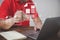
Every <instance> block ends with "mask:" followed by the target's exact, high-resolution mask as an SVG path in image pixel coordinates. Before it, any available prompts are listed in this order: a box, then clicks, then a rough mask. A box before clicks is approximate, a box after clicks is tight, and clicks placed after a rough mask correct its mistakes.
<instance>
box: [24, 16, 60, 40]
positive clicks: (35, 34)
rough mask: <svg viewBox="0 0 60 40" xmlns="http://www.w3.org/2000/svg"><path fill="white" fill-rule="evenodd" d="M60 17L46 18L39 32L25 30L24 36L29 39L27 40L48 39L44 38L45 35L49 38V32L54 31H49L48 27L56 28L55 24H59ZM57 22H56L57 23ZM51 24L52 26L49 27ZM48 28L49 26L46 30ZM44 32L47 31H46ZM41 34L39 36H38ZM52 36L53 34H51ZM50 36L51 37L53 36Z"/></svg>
mask: <svg viewBox="0 0 60 40" xmlns="http://www.w3.org/2000/svg"><path fill="white" fill-rule="evenodd" d="M59 18H60V17H57V18H47V19H46V20H45V22H44V24H43V26H42V29H41V30H38V31H34V30H27V31H26V34H25V35H26V36H27V37H29V38H31V39H32V40H40V38H42V39H44V38H46V37H47V38H48V36H46V35H49V36H51V34H50V33H51V32H54V30H55V29H53V28H52V29H53V31H51V30H50V29H51V28H50V27H52V26H54V27H56V26H58V25H57V24H56V22H59V21H60V19H59ZM52 20H54V21H52ZM57 20H58V21H57ZM51 24H52V25H51ZM48 26H50V27H49V28H48V29H47V27H48ZM46 30H48V31H46ZM50 31H51V32H50ZM40 34H41V35H40ZM53 34H54V33H53ZM53 34H52V35H53Z"/></svg>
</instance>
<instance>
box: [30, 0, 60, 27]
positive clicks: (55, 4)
mask: <svg viewBox="0 0 60 40" xmlns="http://www.w3.org/2000/svg"><path fill="white" fill-rule="evenodd" d="M33 1H34V3H35V4H36V8H37V12H38V13H39V16H40V18H41V20H42V22H44V20H45V19H46V18H49V17H58V16H60V13H59V3H60V2H59V0H33ZM30 25H31V26H33V25H34V23H33V22H32V20H31V22H30Z"/></svg>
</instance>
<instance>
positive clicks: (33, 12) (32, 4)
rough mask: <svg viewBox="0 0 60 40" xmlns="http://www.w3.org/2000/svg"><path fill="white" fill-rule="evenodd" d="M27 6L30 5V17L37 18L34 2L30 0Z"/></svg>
mask: <svg viewBox="0 0 60 40" xmlns="http://www.w3.org/2000/svg"><path fill="white" fill-rule="evenodd" d="M29 6H30V14H31V16H32V18H37V17H38V13H37V11H36V6H35V4H34V3H33V2H32V1H30V4H29Z"/></svg>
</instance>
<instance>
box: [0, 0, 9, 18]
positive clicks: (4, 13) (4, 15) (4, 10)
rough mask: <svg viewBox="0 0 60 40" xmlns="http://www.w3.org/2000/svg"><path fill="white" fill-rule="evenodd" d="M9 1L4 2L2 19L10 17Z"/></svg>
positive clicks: (1, 12)
mask: <svg viewBox="0 0 60 40" xmlns="http://www.w3.org/2000/svg"><path fill="white" fill-rule="evenodd" d="M8 8H9V0H4V1H3V3H2V5H1V7H0V19H6V18H7V16H8V13H9V11H8Z"/></svg>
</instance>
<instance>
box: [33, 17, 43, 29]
mask: <svg viewBox="0 0 60 40" xmlns="http://www.w3.org/2000/svg"><path fill="white" fill-rule="evenodd" d="M33 21H34V23H35V26H37V27H40V29H41V28H42V21H41V19H40V18H39V17H36V18H34V19H33Z"/></svg>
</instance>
